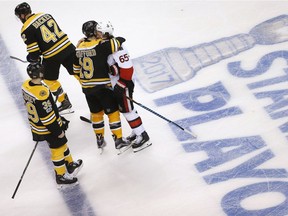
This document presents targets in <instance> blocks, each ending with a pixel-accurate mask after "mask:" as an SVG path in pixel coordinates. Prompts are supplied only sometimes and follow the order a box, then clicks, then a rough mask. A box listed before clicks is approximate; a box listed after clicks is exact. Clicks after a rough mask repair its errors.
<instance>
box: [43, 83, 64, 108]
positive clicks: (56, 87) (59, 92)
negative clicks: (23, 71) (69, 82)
mask: <svg viewBox="0 0 288 216" xmlns="http://www.w3.org/2000/svg"><path fill="white" fill-rule="evenodd" d="M44 83H45V84H46V85H47V86H48V87H49V89H50V91H51V92H52V94H53V95H54V96H58V98H57V101H59V102H60V103H61V102H62V101H64V99H65V93H64V91H63V89H62V87H61V84H60V82H59V81H57V80H46V79H44Z"/></svg>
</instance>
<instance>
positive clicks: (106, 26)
mask: <svg viewBox="0 0 288 216" xmlns="http://www.w3.org/2000/svg"><path fill="white" fill-rule="evenodd" d="M96 30H97V31H99V32H102V34H104V35H105V34H109V35H113V32H114V27H113V25H112V23H111V22H110V21H101V22H98V24H97V26H96Z"/></svg>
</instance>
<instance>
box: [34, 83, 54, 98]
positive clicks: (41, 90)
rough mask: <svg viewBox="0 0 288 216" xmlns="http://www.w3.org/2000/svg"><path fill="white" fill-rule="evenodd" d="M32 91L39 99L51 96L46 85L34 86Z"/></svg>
mask: <svg viewBox="0 0 288 216" xmlns="http://www.w3.org/2000/svg"><path fill="white" fill-rule="evenodd" d="M32 93H33V94H34V96H35V97H36V98H37V100H46V99H47V98H48V97H49V93H50V92H49V89H48V88H47V87H46V86H44V85H39V86H34V88H33V90H32Z"/></svg>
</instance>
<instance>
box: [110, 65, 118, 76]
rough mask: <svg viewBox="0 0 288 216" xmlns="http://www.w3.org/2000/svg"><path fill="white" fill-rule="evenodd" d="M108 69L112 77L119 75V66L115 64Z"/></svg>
mask: <svg viewBox="0 0 288 216" xmlns="http://www.w3.org/2000/svg"><path fill="white" fill-rule="evenodd" d="M109 69H110V70H109V73H110V74H111V75H112V76H116V75H118V74H119V70H120V68H119V66H118V64H117V63H115V64H113V65H111V66H110V67H109Z"/></svg>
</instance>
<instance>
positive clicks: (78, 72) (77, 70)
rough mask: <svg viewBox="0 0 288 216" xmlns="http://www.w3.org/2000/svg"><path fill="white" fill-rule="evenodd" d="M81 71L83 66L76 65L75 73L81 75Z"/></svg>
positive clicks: (74, 67)
mask: <svg viewBox="0 0 288 216" xmlns="http://www.w3.org/2000/svg"><path fill="white" fill-rule="evenodd" d="M80 71H81V66H80V65H75V64H73V72H74V73H75V74H78V75H79V74H80Z"/></svg>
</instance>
